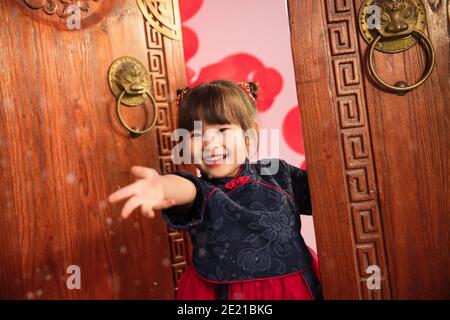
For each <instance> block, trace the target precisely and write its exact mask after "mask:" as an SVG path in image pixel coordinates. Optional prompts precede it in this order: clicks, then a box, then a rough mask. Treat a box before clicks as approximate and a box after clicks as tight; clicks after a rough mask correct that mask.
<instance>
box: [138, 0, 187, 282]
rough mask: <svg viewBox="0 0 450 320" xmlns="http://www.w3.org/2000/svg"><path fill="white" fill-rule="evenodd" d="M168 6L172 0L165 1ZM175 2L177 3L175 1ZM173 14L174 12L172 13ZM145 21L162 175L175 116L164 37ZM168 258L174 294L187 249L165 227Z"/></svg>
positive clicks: (169, 165)
mask: <svg viewBox="0 0 450 320" xmlns="http://www.w3.org/2000/svg"><path fill="white" fill-rule="evenodd" d="M167 1H168V2H171V1H172V0H167ZM174 1H177V0H174ZM174 14H176V12H174ZM143 20H144V24H145V34H146V42H147V49H148V70H149V72H150V74H151V79H152V87H151V91H152V95H153V97H154V98H155V101H156V105H157V117H156V118H157V120H156V125H155V130H156V137H157V145H158V156H159V163H160V169H161V172H162V173H168V172H173V171H175V170H177V169H178V168H177V166H176V165H175V164H174V163H173V161H172V158H171V149H172V147H173V142H172V141H171V139H170V137H171V134H172V131H173V130H174V129H175V128H174V127H173V121H172V119H173V117H174V116H175V114H174V112H173V111H172V109H171V107H170V101H169V96H170V95H169V77H168V74H167V68H166V63H167V61H166V54H165V51H164V49H165V48H164V41H163V40H164V39H163V37H164V36H163V35H162V34H161V33H160V32H158V31H157V30H155V29H154V28H153V27H152V26H151V25H150V24H149V22H148V21H147V20H145V19H143ZM167 230H168V237H169V239H168V240H169V246H170V256H171V268H172V276H173V281H174V288H175V291H176V290H177V289H178V283H179V281H180V278H181V275H182V274H183V272H184V270H185V268H186V264H187V259H188V252H187V245H186V241H185V238H184V233H183V232H181V231H177V230H173V229H171V228H170V227H167Z"/></svg>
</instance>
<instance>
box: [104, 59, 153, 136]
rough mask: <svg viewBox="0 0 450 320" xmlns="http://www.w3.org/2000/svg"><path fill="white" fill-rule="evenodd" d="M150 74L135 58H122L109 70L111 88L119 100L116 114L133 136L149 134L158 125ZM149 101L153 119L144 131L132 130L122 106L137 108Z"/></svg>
mask: <svg viewBox="0 0 450 320" xmlns="http://www.w3.org/2000/svg"><path fill="white" fill-rule="evenodd" d="M150 84H151V82H150V74H149V73H148V71H147V70H146V69H145V66H144V65H143V64H142V63H141V62H140V61H139V60H137V59H135V58H133V57H120V58H118V59H116V60H115V61H114V62H113V63H112V64H111V67H110V68H109V86H110V88H111V91H112V92H113V94H114V95H115V96H116V98H117V104H116V113H117V117H118V119H119V122H120V124H121V125H122V126H123V127H124V128H125V129H126V130H127V131H128V132H129V133H130V134H131V135H132V136H139V135H142V134H144V133H147V132H149V131H150V130H151V129H152V128H153V126H154V125H155V123H156V102H155V99H154V98H153V96H152V94H151V93H150ZM146 99H148V100H149V101H150V102H151V105H152V108H153V119H152V120H151V121H150V123H149V124H147V126H146V127H145V128H144V129H137V128H135V127H133V128H131V127H130V126H129V125H128V124H127V123H126V122H125V121H124V119H123V117H122V114H121V112H120V110H121V106H122V104H123V105H125V106H128V107H136V106H139V105H141V104H143V103H144V102H145V100H146Z"/></svg>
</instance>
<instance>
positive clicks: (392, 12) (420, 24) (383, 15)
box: [359, 0, 435, 95]
mask: <svg viewBox="0 0 450 320" xmlns="http://www.w3.org/2000/svg"><path fill="white" fill-rule="evenodd" d="M425 25H426V18H425V9H424V6H423V3H422V1H421V0H364V1H363V3H362V5H361V9H360V11H359V28H360V31H361V34H362V36H363V37H364V39H365V41H366V42H367V43H368V44H369V45H370V47H369V56H368V60H369V71H370V73H371V75H372V77H373V78H374V80H375V81H376V82H377V83H378V84H380V85H381V86H382V87H384V88H385V89H388V90H389V91H392V92H394V93H396V94H398V95H404V94H406V93H407V92H408V91H411V90H413V89H416V88H417V87H419V86H420V85H421V84H423V83H424V82H425V81H426V80H427V79H428V78H429V77H430V75H431V73H432V71H433V68H434V65H435V52H434V48H433V44H432V43H431V41H430V40H429V39H428V37H427V36H426V35H425V33H424V32H423V30H424V29H425ZM419 41H423V43H424V44H425V45H426V51H427V52H426V54H427V61H428V65H427V69H426V71H425V73H424V75H423V76H422V78H421V79H420V80H419V81H418V82H417V83H415V84H413V85H409V86H408V85H407V84H406V83H405V82H403V81H399V82H397V83H395V84H394V85H391V84H389V83H387V82H386V81H384V80H383V79H381V78H380V76H379V75H378V74H377V72H376V70H375V64H374V61H373V56H374V52H375V50H378V51H381V52H385V53H391V54H393V53H399V52H403V51H406V50H408V49H409V48H411V47H413V46H414V45H416V44H417V43H418V42H419Z"/></svg>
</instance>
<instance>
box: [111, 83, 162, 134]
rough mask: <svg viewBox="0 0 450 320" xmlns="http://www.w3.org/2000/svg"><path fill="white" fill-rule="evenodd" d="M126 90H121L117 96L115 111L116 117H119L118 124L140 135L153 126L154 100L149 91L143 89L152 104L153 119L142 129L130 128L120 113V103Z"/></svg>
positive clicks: (154, 114)
mask: <svg viewBox="0 0 450 320" xmlns="http://www.w3.org/2000/svg"><path fill="white" fill-rule="evenodd" d="M125 93H126V91H125V90H123V91H122V93H121V94H120V96H119V98H117V107H116V112H117V117H118V118H119V121H120V124H121V125H122V126H123V127H124V128H125V129H127V130H128V131H129V132H130V133H131V134H133V135H135V136H139V135H142V134H144V133H147V132H148V131H150V130H151V129H152V128H153V126H154V125H155V123H156V101H155V99H154V98H153V96H152V95H151V94H150V92H148V91H145V94H146V95H147V96H148V97H149V99H150V101H151V103H152V106H153V119H152V122H151V123H150V124H149V125H148V126H147V128H145V129H143V130H139V129H133V128H130V126H128V125H127V124H126V123H125V121H124V120H123V118H122V114H121V113H120V105H121V104H122V99H123V96H124V95H125Z"/></svg>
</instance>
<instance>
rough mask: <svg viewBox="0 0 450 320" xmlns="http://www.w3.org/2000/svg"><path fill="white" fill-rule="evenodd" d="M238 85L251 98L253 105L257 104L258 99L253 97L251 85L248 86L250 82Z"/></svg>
mask: <svg viewBox="0 0 450 320" xmlns="http://www.w3.org/2000/svg"><path fill="white" fill-rule="evenodd" d="M237 85H238V86H239V87H241V88H242V90H244V91H245V93H246V94H247V96H248V97H249V98H250V100H251V101H253V103H256V99H255V97H254V96H253V93H252V90H250V85H249V84H248V82H239V83H238V84H237Z"/></svg>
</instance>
